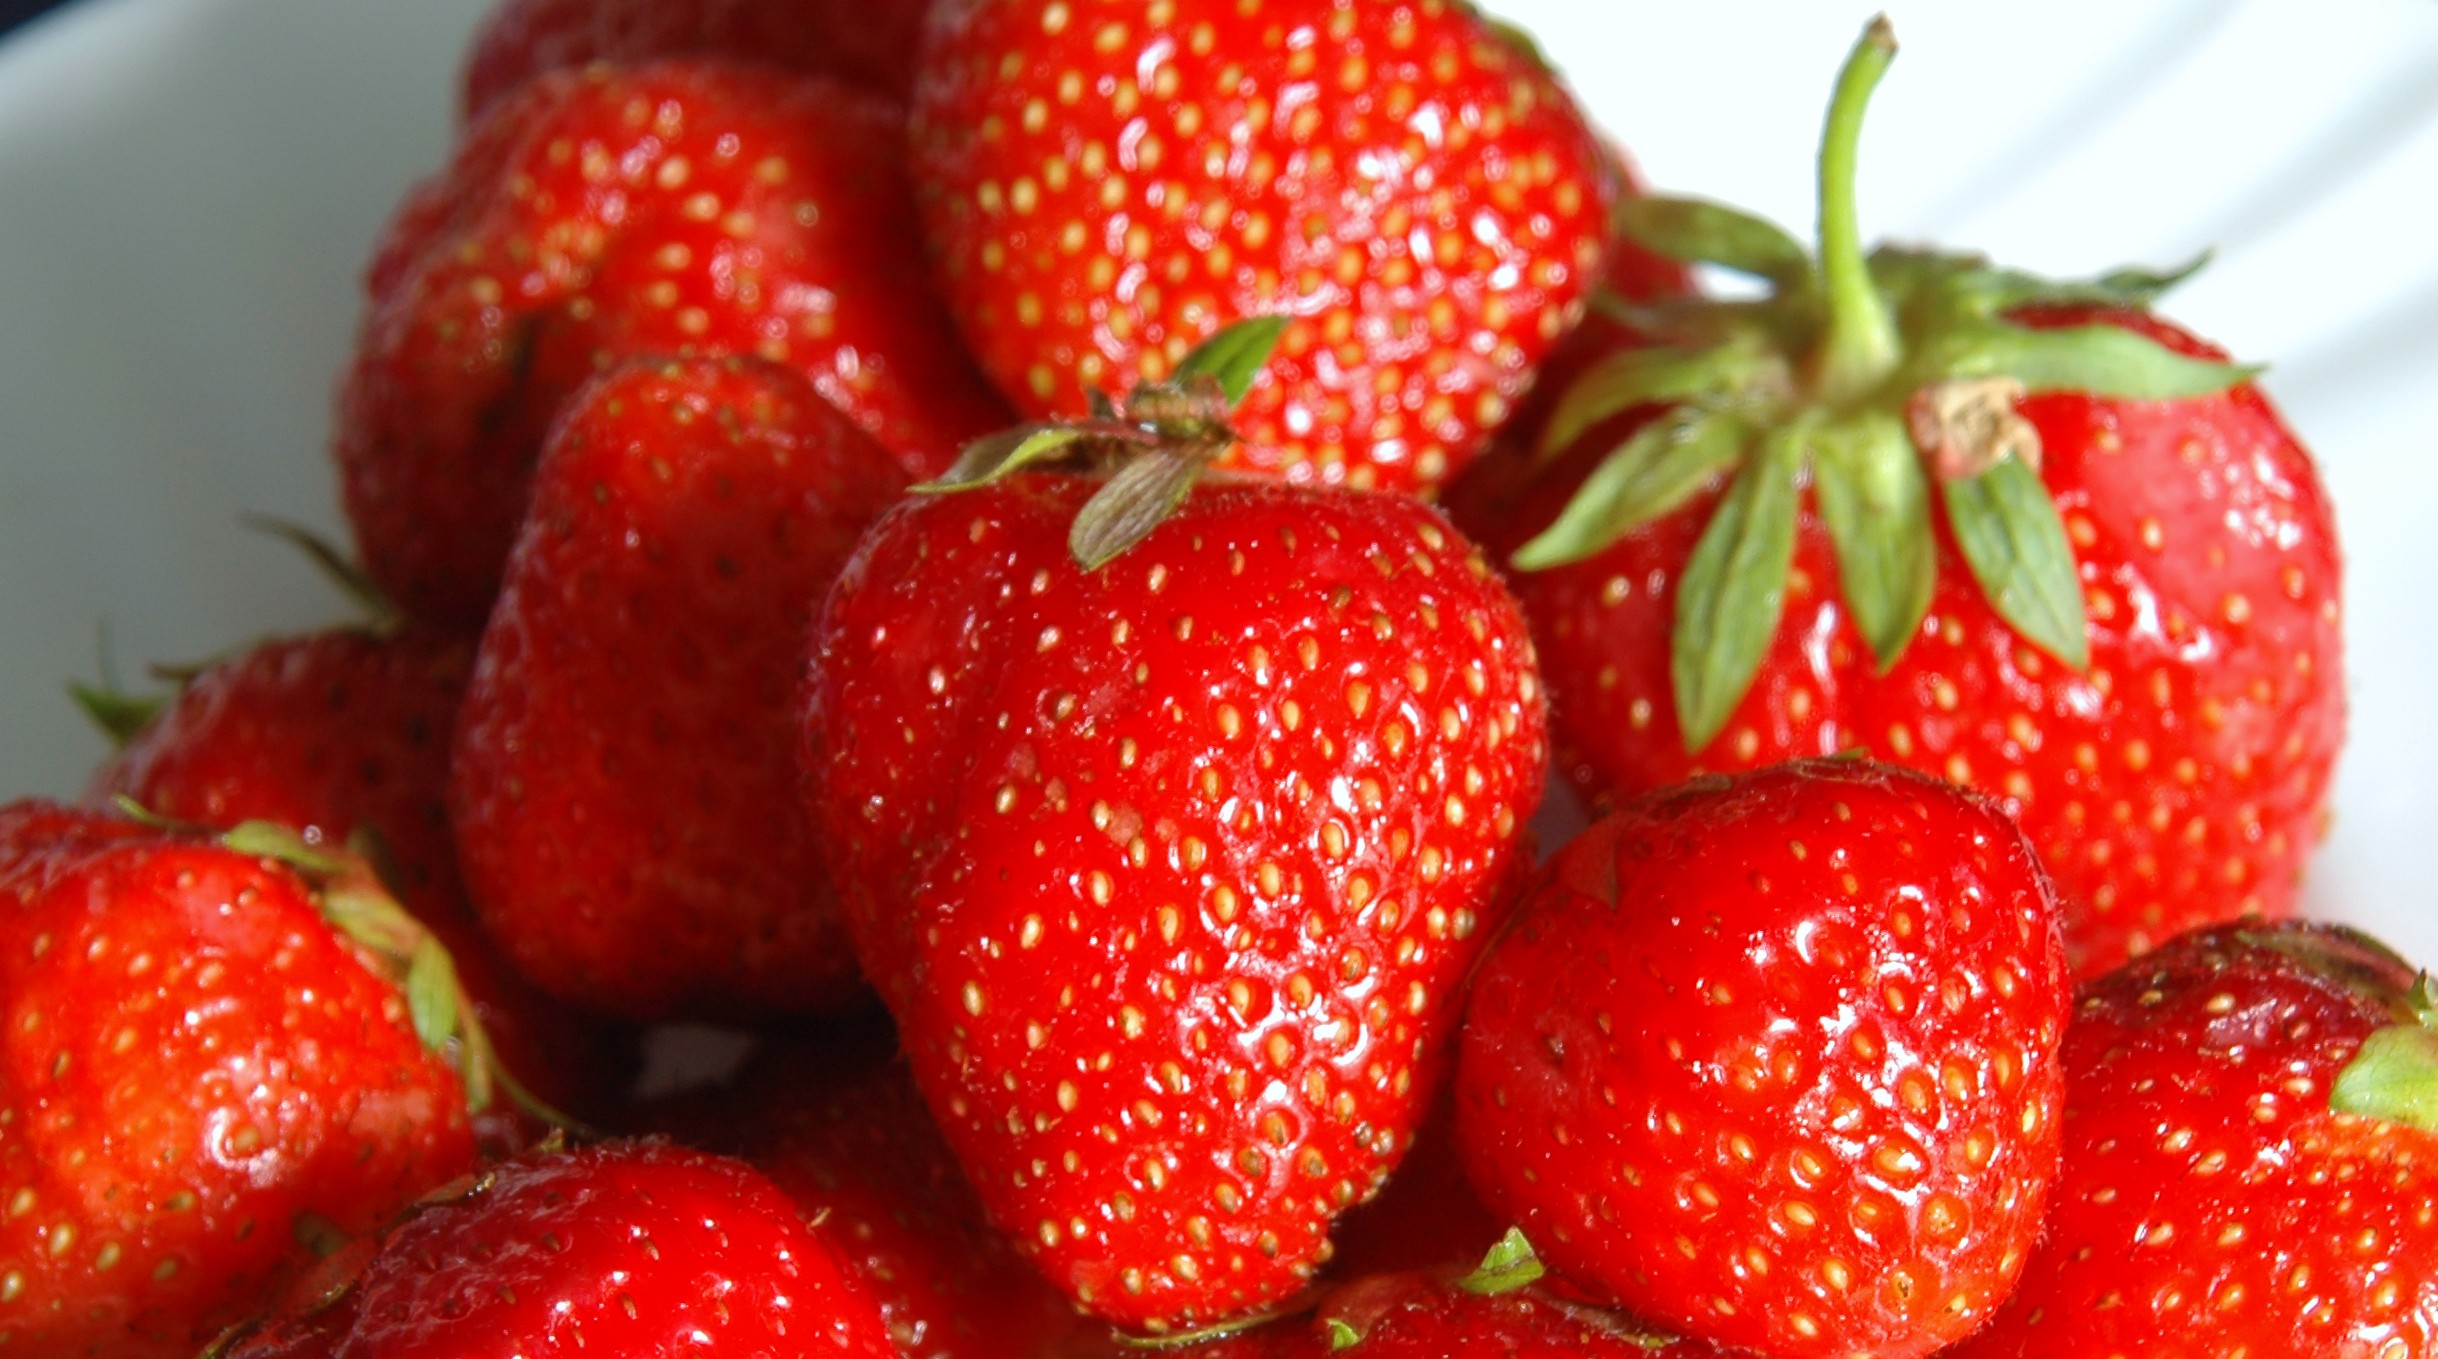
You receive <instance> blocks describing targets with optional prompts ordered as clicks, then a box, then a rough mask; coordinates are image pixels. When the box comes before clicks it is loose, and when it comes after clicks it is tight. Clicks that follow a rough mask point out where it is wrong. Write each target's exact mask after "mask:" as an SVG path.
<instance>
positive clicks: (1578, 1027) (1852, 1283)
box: [1456, 760, 2067, 1359]
mask: <svg viewBox="0 0 2438 1359" xmlns="http://www.w3.org/2000/svg"><path fill="white" fill-rule="evenodd" d="M2066 1008H2067V978H2066V969H2065V957H2064V953H2063V950H2062V949H2061V948H2060V946H2059V942H2058V933H2057V899H2056V896H2055V894H2054V892H2053V891H2052V890H2051V888H2050V886H2049V882H2048V878H2047V876H2046V875H2045V874H2044V873H2042V871H2041V869H2040V865H2039V863H2038V861H2037V860H2036V859H2035V858H2034V857H2033V854H2032V849H2031V846H2030V845H2029V844H2028V843H2027V842H2026V841H2025V840H2024V838H2023V835H2022V833H2021V832H2020V831H2018V830H2017V829H2016V828H2015V827H2014V826H2013V825H2011V824H2009V823H2008V821H2007V820H2006V817H2005V815H2004V814H2003V813H2001V812H1999V811H1998V810H1997V809H1996V808H1994V807H1992V806H1990V805H1988V804H1986V803H1984V802H1983V801H1982V800H1980V799H1978V798H1975V797H1973V796H1972V795H1970V794H1967V793H1964V792H1961V791H1959V790H1957V789H1954V788H1951V787H1949V786H1947V785H1944V784H1941V783H1938V782H1937V781H1935V780H1932V779H1928V778H1924V777H1922V776H1920V775H1918V774H1913V773H1911V772H1908V771H1903V770H1897V769H1891V768H1887V767H1885V766H1876V765H1872V764H1869V763H1867V762H1864V761H1847V760H1836V761H1813V762H1809V763H1804V764H1793V765H1785V766H1781V767H1779V768H1776V769H1770V770H1764V771H1762V772H1760V773H1757V774H1750V775H1746V776H1744V777H1742V778H1740V779H1736V780H1732V781H1730V780H1726V779H1708V780H1703V781H1701V782H1697V783H1694V784H1691V785H1688V786H1686V787H1683V788H1679V789H1675V790H1671V791H1668V792H1664V793H1658V794H1653V795H1652V796H1650V797H1648V798H1645V799H1643V800H1641V801H1638V802H1636V803H1633V804H1631V805H1629V806H1627V807H1626V808H1624V809H1623V810H1621V811H1619V812H1617V813H1615V814H1614V815H1612V816H1610V817H1609V818H1608V819H1606V820H1604V821H1601V822H1600V823H1599V824H1597V825H1595V826H1593V827H1592V828H1591V829H1590V830H1589V831H1587V832H1585V833H1584V834H1583V835H1582V836H1580V837H1578V838H1577V839H1576V840H1575V841H1574V842H1573V843H1571V844H1569V845H1568V846H1567V847H1566V848H1565V849H1563V850H1561V851H1559V853H1558V855H1557V857H1556V858H1555V859H1553V860H1552V861H1551V862H1550V864H1549V866H1548V867H1547V869H1546V870H1545V871H1544V873H1543V875H1542V876H1541V877H1540V878H1539V879H1538V880H1537V882H1536V884H1535V886H1534V888H1533V890H1532V891H1531V892H1530V893H1529V894H1528V895H1527V897H1526V899H1525V901H1524V903H1523V905H1522V906H1521V907H1519V908H1518V910H1517V913H1516V917H1515V924H1514V927H1513V928H1512V929H1511V930H1510V931H1509V932H1508V933H1506V934H1505V935H1503V936H1502V937H1501V938H1500V940H1499V942H1498V943H1497V944H1496V945H1495V946H1494V947H1493V948H1492V949H1491V951H1490V955H1489V957H1488V958H1487V959H1485V960H1484V962H1483V964H1482V968H1481V973H1480V976H1479V978H1478V979H1477V981H1476V983H1475V986H1474V991H1473V1000H1472V1004H1471V1007H1470V1009H1469V1010H1468V1011H1467V1012H1466V1017H1465V1032H1464V1045H1463V1053H1462V1057H1461V1059H1460V1065H1459V1068H1458V1071H1457V1078H1456V1110H1457V1134H1458V1140H1459V1144H1460V1146H1461V1147H1462V1149H1463V1152H1464V1156H1465V1163H1466V1168H1467V1169H1468V1170H1469V1171H1470V1172H1471V1173H1472V1176H1473V1182H1474V1183H1475V1184H1476V1185H1477V1186H1479V1187H1480V1189H1481V1191H1482V1193H1483V1195H1484V1197H1486V1198H1487V1199H1488V1200H1489V1202H1490V1204H1491V1206H1492V1207H1494V1208H1496V1209H1499V1210H1501V1211H1502V1212H1504V1213H1506V1214H1508V1215H1509V1216H1510V1217H1511V1218H1512V1219H1513V1220H1514V1221H1516V1222H1517V1223H1518V1224H1519V1225H1520V1226H1521V1227H1522V1228H1523V1229H1524V1231H1525V1232H1526V1233H1528V1234H1529V1235H1530V1236H1531V1238H1532V1239H1533V1240H1534V1241H1535V1242H1537V1243H1539V1245H1540V1248H1541V1251H1542V1253H1543V1254H1544V1255H1545V1256H1546V1257H1547V1258H1548V1260H1549V1261H1550V1263H1551V1265H1552V1266H1553V1267H1554V1268H1556V1269H1557V1270H1558V1271H1559V1272H1560V1273H1562V1274H1564V1275H1566V1276H1567V1277H1568V1278H1570V1279H1573V1280H1575V1281H1577V1282H1579V1283H1581V1284H1584V1285H1586V1286H1589V1287H1593V1288H1597V1289H1599V1290H1601V1291H1602V1292H1603V1293H1604V1294H1605V1295H1606V1296H1608V1297H1611V1298H1614V1299H1615V1300H1617V1301H1618V1302H1620V1303H1622V1304H1623V1305H1624V1306H1626V1307H1627V1308H1628V1309H1630V1310H1632V1311H1635V1312H1638V1313H1640V1314H1642V1315H1645V1316H1648V1317H1650V1318H1652V1319H1653V1320H1655V1321H1658V1322H1661V1323H1662V1324H1664V1325H1666V1326H1667V1327H1669V1328H1670V1329H1672V1330H1681V1331H1684V1332H1687V1333H1690V1334H1694V1335H1698V1336H1703V1337H1706V1338H1708V1339H1710V1340H1714V1341H1717V1342H1719V1343H1721V1344H1725V1345H1732V1346H1736V1347H1739V1348H1749V1349H1753V1350H1756V1351H1759V1352H1761V1353H1763V1354H1768V1355H1775V1356H1780V1357H1781V1359H1844V1357H1845V1356H1850V1355H1872V1356H1879V1357H1880V1359H1913V1357H1914V1356H1920V1355H1925V1354H1928V1353H1929V1352H1930V1351H1932V1350H1935V1349H1937V1348H1939V1347H1940V1346H1943V1345H1946V1344H1950V1343H1952V1342H1954V1341H1955V1340H1957V1339H1960V1338H1961V1337H1963V1336H1965V1335H1967V1334H1970V1333H1971V1332H1972V1331H1973V1330H1974V1329H1976V1328H1977V1327H1979V1326H1981V1325H1982V1324H1984V1323H1986V1322H1987V1321H1988V1320H1989V1317H1990V1315H1991V1314H1992V1313H1993V1312H1994V1311H1996V1310H1997V1307H1998V1305H1999V1304H2000V1303H2002V1302H2004V1301H2005V1299H2006V1297H2007V1294H2008V1293H2009V1292H2010V1291H2011V1290H2012V1288H2013V1287H2014V1283H2015V1279H2016V1276H2017V1274H2018V1273H2019V1272H2020V1271H2021V1270H2022V1268H2023V1262H2024V1259H2025V1257H2026V1256H2027V1255H2028V1254H2029V1253H2030V1251H2031V1248H2032V1243H2033V1242H2034V1241H2035V1240H2036V1239H2037V1238H2038V1237H2039V1235H2040V1226H2041V1210H2042V1208H2043V1207H2044V1205H2045V1202H2046V1198H2047V1193H2048V1186H2049V1182H2050V1180H2051V1178H2052V1177H2053V1176H2054V1175H2055V1174H2056V1170H2057V1156H2058V1151H2057V1138H2058V1132H2057V1123H2058V1103H2059V1100H2060V1097H2061V1087H2062V1080H2061V1075H2060V1071H2059V1067H2058V1061H2057V1047H2058V1043H2059V1041H2060V1039H2061V1038H2062V1037H2063V1034H2064V1029H2065V1022H2066Z"/></svg>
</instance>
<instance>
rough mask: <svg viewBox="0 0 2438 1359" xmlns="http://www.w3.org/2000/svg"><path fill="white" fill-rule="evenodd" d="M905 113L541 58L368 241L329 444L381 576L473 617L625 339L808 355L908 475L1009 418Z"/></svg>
mask: <svg viewBox="0 0 2438 1359" xmlns="http://www.w3.org/2000/svg"><path fill="white" fill-rule="evenodd" d="M901 142H902V114H901V113H900V111H899V110H898V108H897V107H896V106H895V105H893V104H890V103H889V102H888V101H886V100H884V99H881V98H879V97H877V96H872V95H867V94H863V93H861V92H858V91H853V90H849V89H846V88H844V87H841V86H837V85H833V84H831V83H829V82H826V81H820V80H809V79H805V78H802V77H796V76H791V75H788V74H786V73H783V72H779V71H775V70H770V69H766V68H749V67H733V66H721V65H716V64H711V63H704V62H672V63H664V64H658V65H652V66H647V67H641V68H635V69H618V68H608V67H593V68H589V69H587V70H585V71H582V72H559V73H556V74H552V75H547V76H543V77H541V78H539V79H537V80H535V81H533V82H532V83H531V84H529V85H528V86H526V87H525V88H524V89H523V90H522V91H520V92H519V93H517V94H516V95H515V96H513V97H512V98H509V99H505V100H503V101H501V103H500V104H499V105H498V106H497V107H496V108H494V109H492V110H491V111H490V112H489V113H488V114H487V115H485V117H484V118H483V120H482V121H481V122H480V123H478V124H477V125H476V126H475V127H473V128H472V129H470V130H469V131H468V133H467V135H466V140H465V142H464V144H463V145H462V146H460V147H459V149H458V151H457V155H456V159H455V162H454V163H453V164H452V165H451V166H450V168H449V169H448V170H447V171H446V172H445V173H443V174H442V175H441V176H439V177H438V178H436V179H434V180H432V181H430V182H428V183H426V184H425V185H423V186H422V187H421V188H419V189H417V190H416V191H415V193H414V195H413V196H412V197H410V198H409V200H408V202H407V204H406V205H405V207H403V208H402V209H401V211H400V214H399V216H398V219H397V221H396V222H395V223H394V224H393V226H392V228H391V232H390V236H389V238H388V240H387V241H386V243H385V244H384V245H383V247H382V250H381V253H380V255H379V257H378V258H377V259H376V260H375V261H374V263H373V266H372V271H371V275H370V279H369V284H368V286H369V290H370V293H371V299H372V306H371V311H370V314H369V315H368V316H367V318H366V320H365V323H364V329H363V333H362V336H361V338H360V340H359V342H358V349H357V354H356V358H355V362H354V366H353V369H352V371H351V372H350V374H349V376H348V378H347V382H346V388H345V392H344V394H343V402H342V411H341V420H340V430H339V437H338V459H339V466H340V471H341V473H342V489H343V490H344V492H345V500H346V506H347V512H348V517H349V519H350V521H351V522H352V523H353V524H354V526H355V531H356V536H357V541H358V543H359V545H360V546H361V548H362V549H363V553H364V558H365V563H366V566H367V568H368V569H369V570H370V571H371V573H372V576H373V578H374V579H375V580H376V581H378V582H379V583H380V584H381V585H382V587H383V588H384V589H385V590H386V591H388V593H389V594H390V595H391V596H392V597H393V598H395V599H397V600H398V601H399V603H400V605H401V606H402V607H403V608H404V609H405V610H406V611H407V612H408V613H409V614H412V615H414V616H417V617H422V618H428V619H432V620H436V621H444V622H454V623H462V624H466V625H473V624H477V623H479V622H480V621H481V619H482V618H483V616H484V613H485V611H486V610H487V609H488V607H489V605H490V603H491V598H492V594H493V591H494V589H495V587H496V585H497V582H498V577H499V569H500V563H501V562H502V560H503V559H504V558H505V557H506V556H507V552H508V545H509V543H510V541H511V539H512V538H513V536H514V534H515V530H516V525H517V523H518V521H519V520H520V519H521V518H522V516H523V513H524V502H525V495H526V490H527V486H528V483H529V480H530V477H531V474H532V469H533V463H534V459H535V457H536V456H537V455H538V453H539V451H540V449H541V445H542V439H543V435H544V433H545V432H546V431H547V429H548V428H549V425H550V422H551V420H552V419H553V418H554V417H555V416H556V415H557V413H558V411H559V408H560V406H561V404H562V403H563V402H564V401H565V400H566V399H567V397H568V396H569V395H570V394H572V393H573V392H574V391H575V390H576V389H577V388H578V387H579V386H581V385H582V384H583V383H584V382H585V381H586V380H587V379H589V378H591V377H593V376H594V375H595V374H596V373H598V372H599V371H600V370H601V369H603V368H605V367H607V366H609V365H610V364H611V363H613V362H615V361H617V360H619V359H623V358H627V357H632V356H637V355H658V354H672V355H683V356H703V357H710V356H718V355H726V354H738V355H753V356H759V357H761V358H764V359H767V360H770V361H771V362H774V363H779V364H783V365H786V366H788V367H791V368H794V369H796V370H797V371H798V372H800V373H802V374H804V375H805V376H806V377H807V378H809V379H810V380H811V381H812V382H813V384H814V385H815V386H816V387H818V388H819V389H820V390H821V394H822V395H823V396H824V397H826V398H828V399H829V400H830V401H832V402H833V403H835V404H837V405H838V406H839V407H840V408H841V409H843V410H845V411H846V412H847V413H848V414H850V415H852V416H853V417H854V418H855V420H856V422H857V423H858V424H859V425H861V426H862V427H863V428H864V429H865V430H866V431H867V432H868V433H870V434H872V435H873V436H874V437H875V438H877V439H879V440H880V442H881V443H882V444H884V445H886V446H887V447H888V448H889V449H890V450H891V451H892V452H894V453H896V454H897V455H898V456H899V457H900V458H901V459H903V460H904V461H905V462H906V464H907V465H908V466H909V467H912V468H914V469H916V470H918V471H925V472H927V471H935V470H937V469H939V468H940V467H942V466H944V465H946V463H947V462H948V460H949V459H950V458H951V457H952V456H953V455H954V453H955V452H956V450H957V449H958V448H959V447H960V446H961V445H962V444H963V443H964V442H965V441H966V440H967V439H969V438H971V437H973V436H974V435H977V434H980V433H982V432H984V431H986V430H989V429H992V428H995V427H996V426H998V425H1000V424H1002V423H1004V420H1005V416H1004V408H1003V407H1002V406H1001V405H1000V404H999V402H998V400H997V399H996V398H995V397H994V396H992V395H991V394H990V392H989V390H988V388H987V386H986V385H985V384H984V383H983V382H982V380H981V378H980V377H979V376H978V375H977V374H976V373H975V372H974V371H973V368H972V364H971V361H970V360H969V359H968V358H967V357H966V356H965V354H964V352H963V351H962V349H961V348H960V346H959V345H958V343H957V340H956V338H955V335H954V332H953V330H952V328H951V326H950V324H949V322H948V319H947V317H946V316H945V315H944V314H943V313H942V312H941V310H940V308H939V304H938V303H937V302H936V301H935V300H933V298H932V296H931V294H930V283H929V281H928V277H929V276H928V271H927V269H926V267H925V266H924V263H923V260H922V258H921V251H920V248H919V244H918V233H917V229H916V227H915V223H914V217H913V213H914V208H913V203H912V199H911V197H910V195H909V193H908V190H907V188H906V185H905V181H904V178H903V169H902V160H903V154H902V147H901Z"/></svg>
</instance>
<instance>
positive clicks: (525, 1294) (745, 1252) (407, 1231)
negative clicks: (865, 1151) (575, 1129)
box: [226, 1142, 896, 1359]
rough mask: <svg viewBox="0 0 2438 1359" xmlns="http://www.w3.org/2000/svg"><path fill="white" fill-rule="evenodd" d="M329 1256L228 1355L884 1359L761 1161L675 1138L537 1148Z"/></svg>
mask: <svg viewBox="0 0 2438 1359" xmlns="http://www.w3.org/2000/svg"><path fill="white" fill-rule="evenodd" d="M366 1247H367V1248H366V1249H363V1250H358V1251H353V1252H350V1253H349V1254H348V1255H346V1256H342V1257H340V1258H338V1259H336V1260H334V1261H333V1262H332V1265H331V1267H330V1268H329V1269H327V1270H325V1271H324V1272H323V1274H322V1276H321V1277H319V1278H317V1279H316V1280H314V1281H313V1282H314V1285H315V1286H314V1287H311V1288H308V1289H301V1290H299V1293H298V1295H297V1297H296V1298H295V1299H294V1300H293V1302H292V1303H291V1305H290V1307H289V1308H288V1310H287V1311H286V1312H285V1313H284V1314H283V1315H282V1316H281V1317H279V1318H278V1319H276V1320H274V1321H272V1322H270V1323H268V1324H266V1325H265V1326H263V1327H262V1328H261V1329H259V1330H258V1331H256V1332H255V1333H254V1334H252V1335H250V1336H247V1337H245V1338H242V1339H240V1340H238V1341H236V1342H235V1343H234V1344H233V1345H232V1346H231V1347H230V1349H229V1350H228V1351H227V1354H226V1359H461V1356H467V1355H475V1354H481V1355H494V1354H497V1355H541V1354H552V1355H557V1354H602V1355H638V1356H641V1355H676V1354H688V1353H700V1354H716V1355H720V1356H723V1359H725V1356H730V1355H734V1356H737V1357H738V1359H794V1357H795V1356H800V1355H822V1356H831V1355H836V1356H840V1359H892V1356H893V1355H894V1354H895V1353H896V1351H894V1350H892V1349H891V1348H890V1344H889V1334H888V1330H887V1328H886V1327H884V1326H883V1325H882V1324H881V1319H880V1310H879V1308H878V1307H877V1306H875V1305H874V1303H873V1301H872V1299H871V1297H870V1296H869V1295H868V1294H867V1293H866V1292H865V1291H864V1288H863V1286H862V1285H861V1284H860V1283H859V1282H858V1281H857V1280H856V1279H855V1278H854V1277H853V1275H852V1274H851V1272H850V1271H849V1269H848V1266H847V1262H846V1259H845V1257H844V1256H843V1255H842V1254H841V1253H840V1250H839V1248H838V1246H837V1245H836V1244H835V1243H834V1242H833V1241H832V1240H830V1239H829V1238H828V1236H827V1233H826V1232H825V1230H824V1229H822V1228H821V1227H818V1226H814V1227H809V1228H808V1227H807V1226H806V1225H805V1224H804V1222H803V1221H802V1219H801V1218H799V1216H798V1215H797V1213H796V1211H795V1206H794V1205H793V1204H792V1203H790V1202H789V1201H788V1199H787V1197H786V1195H784V1194H781V1193H780V1192H779V1190H778V1188H777V1187H776V1186H774V1185H773V1184H771V1183H770V1181H769V1180H767V1179H765V1178H763V1177H762V1176H761V1175H759V1174H757V1173H756V1172H755V1171H754V1170H753V1169H752V1168H750V1167H748V1166H745V1165H743V1164H741V1163H739V1162H736V1161H730V1160H726V1159H723V1158H719V1157H713V1156H705V1155H703V1154H701V1153H699V1152H692V1151H686V1150H682V1149H680V1148H677V1147H672V1146H669V1145H667V1144H665V1143H650V1142H645V1143H609V1144H603V1145H599V1146H591V1147H585V1148H582V1149H580V1150H574V1151H556V1152H544V1153H536V1154H532V1155H528V1156H526V1157H524V1158H521V1159H519V1160H516V1161H512V1162H510V1163H508V1164H506V1165H503V1166H500V1167H498V1168H497V1169H495V1170H492V1171H490V1172H488V1173H486V1174H485V1175H484V1176H483V1177H482V1178H481V1179H480V1180H479V1181H471V1182H468V1183H467V1184H466V1185H464V1186H461V1187H460V1189H459V1190H458V1191H457V1192H456V1193H454V1194H451V1195H444V1196H439V1197H436V1198H435V1199H434V1200H433V1201H432V1202H430V1203H428V1204H426V1205H425V1206H423V1207H422V1208H420V1209H419V1210H418V1211H417V1212H415V1213H414V1214H412V1215H411V1216H409V1217H407V1218H405V1219H404V1220H403V1221H401V1222H400V1223H398V1224H397V1225H396V1226H394V1227H392V1228H390V1229H389V1230H388V1231H386V1232H384V1233H383V1234H382V1236H381V1237H380V1239H379V1241H378V1243H377V1244H376V1243H371V1242H368V1243H366Z"/></svg>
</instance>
